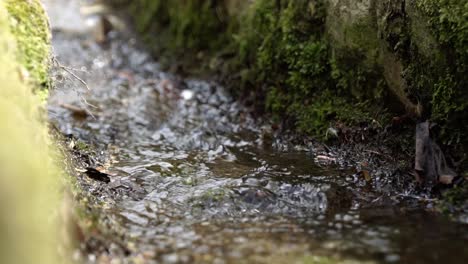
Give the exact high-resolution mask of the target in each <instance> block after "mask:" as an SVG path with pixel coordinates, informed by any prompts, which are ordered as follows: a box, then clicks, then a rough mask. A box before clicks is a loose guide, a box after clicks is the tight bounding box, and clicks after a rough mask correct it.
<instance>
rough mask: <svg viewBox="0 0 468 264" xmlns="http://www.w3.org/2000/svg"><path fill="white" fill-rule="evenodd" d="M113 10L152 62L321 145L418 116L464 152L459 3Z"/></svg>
mask: <svg viewBox="0 0 468 264" xmlns="http://www.w3.org/2000/svg"><path fill="white" fill-rule="evenodd" d="M121 2H123V4H127V5H129V6H130V9H131V12H132V13H133V14H134V18H135V19H134V20H135V24H136V26H137V29H138V30H139V31H140V32H141V33H142V35H143V36H144V38H145V39H146V40H147V41H148V43H149V44H150V45H149V46H150V47H151V48H153V49H154V50H155V51H156V52H155V54H156V55H163V56H162V58H167V57H171V58H172V62H174V61H178V62H181V63H182V64H183V65H185V66H187V67H186V68H184V70H187V69H188V70H193V69H196V70H200V69H203V70H204V71H206V70H208V71H209V72H216V73H218V74H220V75H221V76H222V77H223V80H224V81H225V83H226V84H227V86H229V87H231V88H232V89H231V90H232V91H233V93H234V94H238V95H240V96H242V97H243V98H244V99H245V100H246V101H247V102H249V101H250V102H251V103H253V104H255V105H257V106H260V109H262V110H266V111H268V112H269V113H272V114H273V116H274V117H275V118H277V119H278V120H283V121H284V120H286V121H287V122H286V123H287V124H288V125H289V127H295V128H296V129H298V130H299V131H301V132H305V133H308V134H312V135H315V136H319V137H323V136H324V135H325V134H326V130H327V128H328V127H329V126H333V125H335V124H336V123H341V124H346V125H351V126H352V125H357V124H363V123H369V122H374V123H379V124H382V125H385V124H388V123H389V120H390V118H391V117H392V116H401V115H406V116H409V117H411V118H413V120H415V121H416V120H418V119H419V120H422V119H426V118H429V119H431V120H432V121H435V122H437V123H438V124H439V125H440V128H441V130H440V139H442V140H443V141H444V143H445V144H446V145H450V146H452V147H453V148H456V149H458V150H460V151H461V152H462V153H466V151H467V145H468V140H467V139H466V138H467V136H468V134H467V133H466V132H465V131H466V129H467V125H466V120H467V118H468V116H467V111H466V110H467V102H468V100H467V96H468V92H467V81H466V77H464V76H465V75H466V74H467V73H468V70H467V68H466V65H467V63H468V61H467V55H466V54H467V50H468V49H466V47H467V46H468V45H467V41H468V35H467V31H468V4H467V3H464V1H458V0H415V1H405V0H295V1H292V0H255V1H236V0H222V1H209V0H205V1H204V0H183V1H147V0H136V1H130V2H128V1H125V0H122V1H121ZM174 58H175V60H174ZM194 62H195V63H194ZM194 66H195V67H194ZM192 72H193V71H192ZM411 133H412V132H411Z"/></svg>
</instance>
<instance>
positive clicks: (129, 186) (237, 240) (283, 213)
mask: <svg viewBox="0 0 468 264" xmlns="http://www.w3.org/2000/svg"><path fill="white" fill-rule="evenodd" d="M45 2H46V7H47V10H48V12H49V14H50V18H51V24H52V27H53V33H54V34H53V35H54V37H53V48H54V53H55V54H56V56H57V61H59V62H60V64H61V65H62V66H63V67H62V68H60V67H57V69H56V70H55V71H54V78H55V86H56V87H55V89H54V91H53V92H52V93H51V96H50V101H49V107H48V109H49V116H50V120H51V122H52V123H54V124H55V126H56V127H58V128H59V130H60V131H61V132H62V133H63V134H64V135H68V136H70V137H73V138H74V140H76V141H77V142H83V143H85V144H86V145H89V146H92V148H94V149H96V157H89V159H90V161H89V163H90V165H92V166H95V167H96V166H101V167H103V168H104V169H105V170H106V172H107V173H108V174H109V175H110V176H109V178H110V182H108V183H107V182H103V181H98V180H94V179H91V178H89V177H86V176H85V175H83V176H82V177H81V178H80V179H79V181H78V183H79V185H80V187H81V188H82V189H83V190H84V193H86V194H87V195H89V196H90V197H92V198H93V199H95V200H96V201H97V203H98V204H99V205H100V209H99V210H100V212H99V214H100V219H101V221H102V223H103V225H104V226H106V228H107V231H106V232H107V233H108V234H109V237H111V238H112V239H111V240H109V241H107V243H108V244H107V245H104V248H105V249H104V250H102V249H99V250H98V249H96V252H93V250H92V249H91V250H89V249H88V250H89V251H90V252H87V255H85V257H84V260H85V262H89V263H333V262H320V261H325V260H324V258H321V257H317V256H322V257H330V258H331V259H332V260H334V261H341V262H343V263H364V262H366V263H441V262H444V263H468V251H467V250H466V245H467V244H468V232H467V231H468V229H467V226H466V225H463V224H457V223H455V222H452V221H450V220H449V219H447V218H446V217H444V216H441V215H439V214H437V213H432V212H430V210H428V209H427V208H428V205H427V203H423V202H421V201H418V200H411V199H410V198H406V199H401V198H398V197H399V196H397V195H395V196H384V195H382V193H381V192H379V191H378V190H374V189H372V188H373V187H372V186H367V183H366V181H365V180H363V179H357V178H356V176H355V175H354V174H355V172H354V171H353V170H351V169H347V168H346V166H340V165H339V164H336V163H334V162H332V161H333V159H334V158H333V157H330V156H327V158H326V159H317V155H320V154H321V151H322V150H321V149H320V148H316V147H313V146H311V145H307V144H305V145H292V144H288V143H287V142H284V141H281V140H277V139H275V134H274V131H272V129H271V125H268V123H267V122H265V121H261V120H256V119H255V118H253V117H252V116H251V115H250V114H249V111H246V110H244V108H243V106H242V105H241V104H239V103H237V102H236V101H235V100H233V98H231V97H230V95H229V94H228V93H227V92H226V91H225V90H224V89H223V87H220V86H219V85H217V84H216V83H214V82H210V81H202V80H196V79H190V78H189V79H187V78H182V77H180V76H174V75H171V74H168V73H166V72H164V71H162V70H161V69H160V65H159V64H158V62H157V61H155V60H154V59H153V58H152V57H151V56H150V55H149V53H148V52H146V51H145V49H144V48H142V47H143V46H142V45H141V43H139V41H138V40H137V39H136V38H135V37H134V35H133V34H132V33H131V32H126V31H124V32H111V33H110V35H109V43H107V44H106V45H99V44H97V43H96V42H95V41H94V39H93V37H92V34H91V33H90V30H91V29H90V28H89V27H88V26H87V25H88V24H93V23H94V22H95V21H96V18H93V17H87V18H86V17H83V16H81V15H80V5H83V3H81V2H79V1H75V0H47V1H45ZM93 21H94V22H93ZM68 67H69V68H68ZM69 71H71V72H73V73H74V74H76V75H77V76H79V77H80V78H81V79H82V80H83V81H84V82H86V84H87V86H88V87H89V89H90V90H89V91H88V89H87V87H85V85H83V83H82V82H81V81H80V80H79V79H78V78H76V77H73V76H71V74H70V73H69ZM91 105H92V106H91ZM70 106H75V107H78V108H82V109H84V108H88V110H89V111H90V112H92V115H90V114H88V115H87V117H85V118H78V117H77V116H76V113H75V115H73V113H72V112H71V111H70ZM324 161H325V162H324ZM386 176H387V177H391V174H389V175H386ZM382 181H385V180H382ZM122 248H124V250H123V249H122ZM112 261H114V262H112Z"/></svg>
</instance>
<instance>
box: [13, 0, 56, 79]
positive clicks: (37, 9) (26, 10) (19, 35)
mask: <svg viewBox="0 0 468 264" xmlns="http://www.w3.org/2000/svg"><path fill="white" fill-rule="evenodd" d="M5 4H6V8H7V10H8V13H9V14H10V16H9V18H10V25H11V31H12V33H13V35H14V36H15V38H16V40H17V43H18V52H17V54H18V57H19V60H20V62H21V65H23V66H24V67H25V69H26V71H27V73H28V74H24V75H29V77H30V78H28V79H29V80H31V81H32V82H33V84H34V85H35V86H37V87H39V86H40V87H43V88H47V87H48V84H49V79H48V70H49V68H48V67H49V59H50V32H49V24H48V20H47V16H46V14H45V12H44V9H43V8H42V5H41V3H40V1H38V0H29V1H25V0H21V1H17V0H6V1H5ZM23 77H27V76H23Z"/></svg>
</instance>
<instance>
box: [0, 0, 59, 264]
mask: <svg viewBox="0 0 468 264" xmlns="http://www.w3.org/2000/svg"><path fill="white" fill-rule="evenodd" d="M46 21H47V18H46V16H45V14H44V10H43V9H42V7H41V5H40V3H39V1H36V0H34V1H32V0H29V1H28V0H14V1H13V0H11V1H9V0H8V1H2V2H0V46H1V47H2V49H1V52H0V83H1V84H2V88H1V89H0V131H1V132H0V134H1V136H0V145H1V148H0V175H1V177H0V197H1V198H0V212H1V213H0V233H1V234H2V236H1V238H0V262H1V263H51V264H54V263H64V262H63V261H62V260H59V258H58V256H57V249H58V243H57V241H58V240H57V239H58V237H57V235H58V232H57V231H58V230H56V228H57V222H56V214H57V207H58V205H59V179H58V177H59V174H60V170H59V169H58V168H57V166H56V164H55V163H54V159H53V156H54V155H55V154H54V153H55V152H54V151H53V147H52V146H51V142H50V139H49V136H48V132H47V121H46V118H45V113H44V112H45V111H44V109H42V108H41V105H42V104H43V100H42V99H41V98H40V97H41V96H40V95H38V93H37V92H38V91H40V90H41V89H43V87H44V85H43V84H44V83H46V80H47V68H48V63H47V61H48V58H49V56H50V52H49V40H50V38H49V33H48V31H49V28H48V26H47V23H46ZM33 91H36V92H33Z"/></svg>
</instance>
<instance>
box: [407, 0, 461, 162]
mask: <svg viewBox="0 0 468 264" xmlns="http://www.w3.org/2000/svg"><path fill="white" fill-rule="evenodd" d="M416 6H417V8H418V11H419V12H420V13H421V16H422V17H423V18H424V20H425V21H426V22H427V23H426V24H427V27H428V29H429V30H430V33H431V35H432V36H433V37H434V39H435V42H436V45H437V47H435V48H434V50H436V51H438V52H436V53H435V54H434V52H432V53H428V52H427V51H426V50H425V49H423V48H419V47H420V46H421V45H418V43H413V44H412V46H410V47H408V48H407V49H408V50H411V54H410V56H409V57H407V58H404V62H405V67H406V68H405V75H406V76H407V80H408V83H409V86H410V87H411V90H410V94H411V95H412V96H413V97H414V98H416V99H417V100H418V101H419V102H421V103H422V105H423V107H424V108H425V116H426V117H428V118H430V119H431V120H433V121H434V122H436V123H438V125H439V126H440V128H441V131H440V132H441V133H440V138H441V140H442V141H443V143H445V144H446V145H449V146H451V147H452V148H455V149H457V151H456V152H458V153H466V152H467V151H468V149H467V147H468V133H467V132H466V130H467V127H466V122H465V121H466V120H468V111H467V110H468V93H467V92H466V91H467V87H468V80H467V78H466V74H467V73H468V64H467V62H468V49H467V48H466V47H468V4H467V3H465V2H464V1H458V0H418V1H416Z"/></svg>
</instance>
